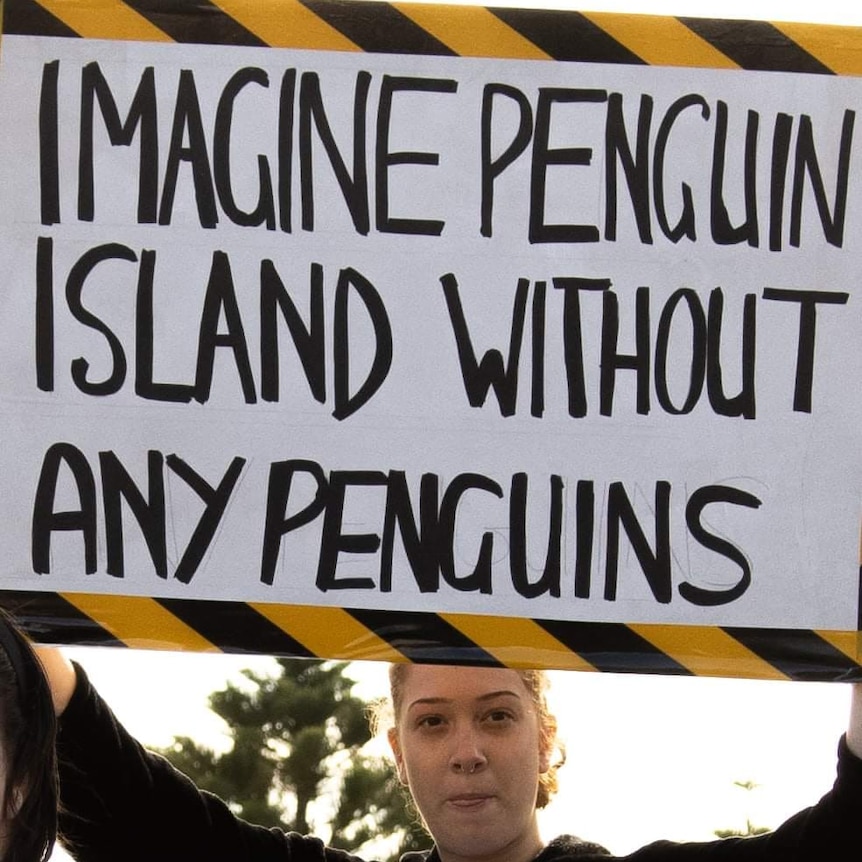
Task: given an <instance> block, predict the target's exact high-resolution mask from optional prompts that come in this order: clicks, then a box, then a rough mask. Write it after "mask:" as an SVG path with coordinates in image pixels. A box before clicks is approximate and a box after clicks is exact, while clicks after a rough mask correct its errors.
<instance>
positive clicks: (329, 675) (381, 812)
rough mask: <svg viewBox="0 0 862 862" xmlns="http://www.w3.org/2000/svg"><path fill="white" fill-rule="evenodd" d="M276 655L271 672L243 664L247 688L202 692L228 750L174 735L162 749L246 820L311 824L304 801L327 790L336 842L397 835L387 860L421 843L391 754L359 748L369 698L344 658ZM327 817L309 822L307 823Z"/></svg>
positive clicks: (365, 734) (356, 844)
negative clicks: (358, 691) (361, 694)
mask: <svg viewBox="0 0 862 862" xmlns="http://www.w3.org/2000/svg"><path fill="white" fill-rule="evenodd" d="M277 663H278V668H279V672H278V673H277V674H274V675H272V676H263V675H259V674H256V673H254V672H252V671H249V670H246V671H243V673H244V675H245V677H246V678H247V679H248V680H249V682H250V683H251V685H250V686H237V685H234V684H232V683H231V684H228V685H227V686H226V688H225V689H224V690H222V691H217V692H214V693H213V694H211V695H210V698H209V705H210V708H211V709H212V710H213V712H215V713H216V715H218V716H219V717H220V718H221V719H222V720H223V721H224V722H225V723H226V725H227V728H228V733H229V736H230V738H231V740H232V742H233V745H232V747H231V748H230V750H228V751H226V752H224V753H217V752H215V751H213V750H211V749H209V748H207V747H205V746H202V745H199V744H198V743H197V742H195V741H194V740H193V739H190V738H189V737H175V738H174V742H173V744H172V745H171V746H169V747H168V748H167V749H164V750H162V752H161V753H162V754H164V755H165V756H166V757H167V758H168V759H169V760H170V761H171V762H172V763H173V764H174V765H175V766H176V767H177V768H178V769H180V770H182V771H183V772H185V773H186V774H187V775H188V776H189V777H191V778H192V779H193V780H194V781H195V783H196V784H197V785H198V786H199V787H202V788H204V789H206V790H210V791H212V792H213V793H215V794H217V795H218V796H220V797H221V798H222V799H224V800H225V802H227V803H228V805H230V807H231V809H232V810H233V811H234V812H236V813H237V814H238V815H240V816H241V817H243V818H245V819H246V820H249V821H251V822H253V823H260V824H262V825H264V826H280V827H282V828H284V829H289V830H295V831H297V832H303V833H307V832H310V831H312V827H311V825H310V823H309V818H310V813H309V809H310V806H311V803H312V802H314V801H315V800H317V799H318V798H321V797H322V796H326V797H327V798H328V800H329V801H330V802H331V817H330V819H329V824H328V825H329V827H330V829H331V837H330V839H329V840H330V843H331V844H333V845H334V846H338V847H342V848H344V849H346V850H351V851H356V850H358V849H359V848H360V847H361V846H362V845H363V844H365V843H367V842H369V841H372V840H374V839H378V838H381V837H386V836H395V840H396V841H397V846H394V847H392V854H393V856H392V858H397V856H398V855H400V854H401V853H402V852H404V851H406V850H409V849H418V848H420V847H423V846H427V838H426V837H425V834H424V831H423V830H422V828H421V826H419V825H418V822H417V818H416V816H415V815H414V814H413V812H412V810H411V809H410V807H409V804H408V803H407V800H406V798H405V794H404V793H403V788H402V787H401V786H400V784H399V782H398V779H397V776H396V775H395V770H394V768H393V767H392V765H391V764H390V762H389V761H388V760H384V759H383V758H379V757H372V756H370V755H367V754H364V753H363V752H362V748H363V746H364V745H365V743H366V742H368V741H369V739H370V737H371V732H370V730H369V726H368V721H367V719H366V712H367V704H366V703H365V702H364V701H363V700H362V699H360V698H358V697H356V696H354V695H353V693H352V689H353V687H354V685H355V684H356V683H355V680H353V679H351V678H350V677H349V676H347V675H346V670H347V668H348V665H347V664H346V663H344V662H340V663H334V662H317V661H308V660H304V659H284V658H282V659H277ZM326 825H327V824H322V823H315V824H314V826H315V831H316V832H317V833H318V834H319V833H321V832H322V831H324V829H325V827H326ZM324 837H325V836H324ZM390 843H392V842H390Z"/></svg>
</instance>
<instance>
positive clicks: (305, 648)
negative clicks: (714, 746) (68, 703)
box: [0, 0, 862, 678]
mask: <svg viewBox="0 0 862 862" xmlns="http://www.w3.org/2000/svg"><path fill="white" fill-rule="evenodd" d="M70 7H71V8H70ZM148 8H149V7H148V6H147V4H136V3H126V4H108V5H105V4H94V5H92V6H88V5H86V4H62V3H56V2H47V0H43V2H39V3H35V2H28V0H7V3H6V9H5V16H6V17H5V26H4V35H3V40H2V51H0V58H2V67H0V111H2V116H3V117H4V123H3V129H2V133H0V134H2V150H0V171H2V179H1V180H0V188H2V192H0V194H2V204H0V253H2V259H3V261H4V267H3V272H4V275H3V278H4V281H3V293H2V296H3V306H2V318H0V327H2V339H0V351H2V368H3V374H2V378H0V381H2V382H0V402H2V417H3V419H2V422H3V439H4V445H3V448H2V453H0V470H2V476H3V487H4V494H3V497H2V518H0V523H2V525H3V526H2V529H3V566H2V572H0V586H2V588H3V590H4V591H5V593H4V595H5V600H6V601H7V602H9V603H13V604H15V606H16V607H18V608H19V609H21V610H19V612H20V613H22V614H23V615H24V616H25V618H26V617H27V615H28V613H29V614H30V616H31V617H32V620H33V621H34V622H33V626H34V627H36V628H38V627H39V626H37V625H36V621H38V620H41V621H42V622H41V623H39V625H40V626H41V627H42V629H41V631H42V633H43V635H44V636H45V637H48V634H49V633H53V636H54V638H55V639H63V640H72V641H78V642H80V641H86V640H91V639H94V640H96V641H104V640H118V641H121V642H125V643H132V644H139V643H150V644H162V645H175V646H183V647H190V648H202V649H206V648H214V647H215V648H221V649H244V650H245V649H247V650H253V651H260V652H274V653H286V654H300V655H302V654H309V655H320V656H324V657H353V658H363V657H371V658H375V657H383V658H388V657H393V656H395V657H402V658H403V657H407V658H412V659H417V660H443V659H445V660H449V661H453V660H454V661H478V662H484V661H489V662H497V661H502V662H503V663H507V664H535V665H543V666H544V665H546V666H563V667H568V666H586V667H598V668H600V669H614V670H619V669H623V670H625V669H630V670H645V671H660V672H669V673H692V672H693V673H733V674H740V675H752V676H772V675H778V676H791V677H794V678H801V677H816V678H849V677H850V676H853V675H855V674H858V673H859V672H860V670H859V665H858V661H859V658H860V653H859V635H858V632H859V628H860V623H859V618H860V570H859V524H860V505H859V503H860V457H859V445H858V441H857V430H856V429H857V428H858V427H859V422H860V419H862V392H860V387H859V380H860V373H862V367H860V366H862V358H860V354H859V350H858V347H857V345H858V344H859V342H860V337H862V316H860V314H859V310H858V303H859V301H860V296H859V288H858V285H857V281H858V272H859V269H860V263H862V245H860V239H859V238H860V237H862V163H860V161H862V159H860V147H859V144H858V140H859V135H860V130H859V128H858V127H857V117H856V111H857V106H858V104H859V100H860V94H862V79H860V78H859V77H855V76H854V75H855V74H858V73H859V72H860V71H862V64H860V60H859V53H858V49H856V47H855V46H854V45H852V43H851V45H850V47H847V43H849V42H851V40H850V38H849V36H848V33H847V31H846V30H843V29H842V28H818V27H801V28H796V29H794V28H792V27H791V28H788V30H787V32H786V33H783V32H782V31H781V30H780V29H779V28H778V27H777V26H774V25H767V24H753V23H752V24H745V25H741V24H737V25H736V26H734V27H733V28H727V27H726V26H723V25H722V22H714V21H713V22H710V21H696V20H692V19H666V18H650V17H637V16H613V15H611V16H607V15H593V16H588V15H582V14H577V13H550V12H538V11H532V12H525V11H518V10H488V9H481V8H476V9H466V8H461V9H457V8H447V7H433V6H432V7H426V6H415V7H414V6H404V5H399V6H397V7H396V6H390V5H385V4H368V5H365V4H355V3H343V2H336V3H333V2H323V3H321V2H316V0H315V2H313V3H304V4H299V3H227V2H223V3H220V4H218V5H217V6H216V5H213V6H212V7H207V10H208V12H207V14H206V15H204V13H203V12H202V11H201V7H200V4H197V3H195V4H192V3H186V2H182V0H178V2H176V4H175V9H174V10H172V12H171V13H170V14H168V13H165V12H159V13H156V12H149V13H148V12H147V9H148ZM467 34H469V36H470V38H466V36H467ZM479 34H481V38H480V37H479ZM78 36H80V37H84V38H76V37H78ZM474 37H475V38H474ZM470 46H472V47H470ZM836 72H837V73H839V74H834V73H836ZM27 608H29V609H30V610H29V611H28V610H27Z"/></svg>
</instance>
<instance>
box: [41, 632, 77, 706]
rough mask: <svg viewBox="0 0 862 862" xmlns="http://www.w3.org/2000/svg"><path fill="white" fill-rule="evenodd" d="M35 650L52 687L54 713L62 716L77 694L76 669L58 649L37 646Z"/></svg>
mask: <svg viewBox="0 0 862 862" xmlns="http://www.w3.org/2000/svg"><path fill="white" fill-rule="evenodd" d="M34 649H35V651H36V655H37V656H39V661H40V662H42V667H43V669H44V670H45V676H46V677H47V678H48V685H49V686H50V687H51V697H52V699H53V700H54V711H55V712H56V713H57V715H62V714H63V712H64V711H65V709H66V707H67V706H68V705H69V701H70V700H71V699H72V695H73V694H74V693H75V686H76V684H77V676H76V674H75V668H74V666H73V665H72V662H71V661H69V659H68V657H67V656H66V655H65V654H64V653H63V652H61V651H60V650H59V649H57V647H44V646H35V647H34Z"/></svg>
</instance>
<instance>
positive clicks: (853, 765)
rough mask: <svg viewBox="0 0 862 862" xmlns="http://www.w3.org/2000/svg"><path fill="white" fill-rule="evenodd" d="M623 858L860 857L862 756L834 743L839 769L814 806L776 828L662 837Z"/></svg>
mask: <svg viewBox="0 0 862 862" xmlns="http://www.w3.org/2000/svg"><path fill="white" fill-rule="evenodd" d="M624 858H625V859H626V860H627V862H695V860H707V862H816V860H821V859H823V860H826V859H828V860H829V862H859V860H860V859H862V760H860V759H859V758H858V757H855V756H854V755H853V753H852V752H851V751H850V749H849V748H848V747H847V741H846V739H845V738H844V737H842V738H841V742H840V743H839V746H838V774H837V777H836V779H835V784H834V785H833V787H832V790H830V791H829V793H827V794H826V795H825V796H824V797H823V798H822V799H821V800H820V802H818V803H817V804H816V805H814V806H812V807H811V808H806V809H805V810H804V811H800V812H799V813H798V814H795V815H794V816H793V817H791V818H790V819H789V820H787V821H785V822H784V823H783V824H782V825H781V826H779V827H778V828H777V829H776V830H775V831H774V832H770V833H768V834H766V835H758V836H755V837H752V838H726V839H724V840H723V841H711V842H707V843H703V844H697V843H690V844H672V843H670V842H666V841H660V842H657V843H655V844H650V845H648V846H646V847H644V848H642V849H641V850H638V851H636V852H635V853H632V854H631V855H630V856H626V857H624Z"/></svg>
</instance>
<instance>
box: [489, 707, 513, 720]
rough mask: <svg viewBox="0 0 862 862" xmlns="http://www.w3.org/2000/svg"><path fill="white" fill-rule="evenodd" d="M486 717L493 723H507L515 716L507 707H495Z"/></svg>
mask: <svg viewBox="0 0 862 862" xmlns="http://www.w3.org/2000/svg"><path fill="white" fill-rule="evenodd" d="M486 719H487V720H488V721H489V722H490V723H491V724H506V723H508V722H510V721H513V720H514V716H513V715H512V713H511V712H509V710H507V709H494V710H491V712H489V713H488V715H487V716H486Z"/></svg>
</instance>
